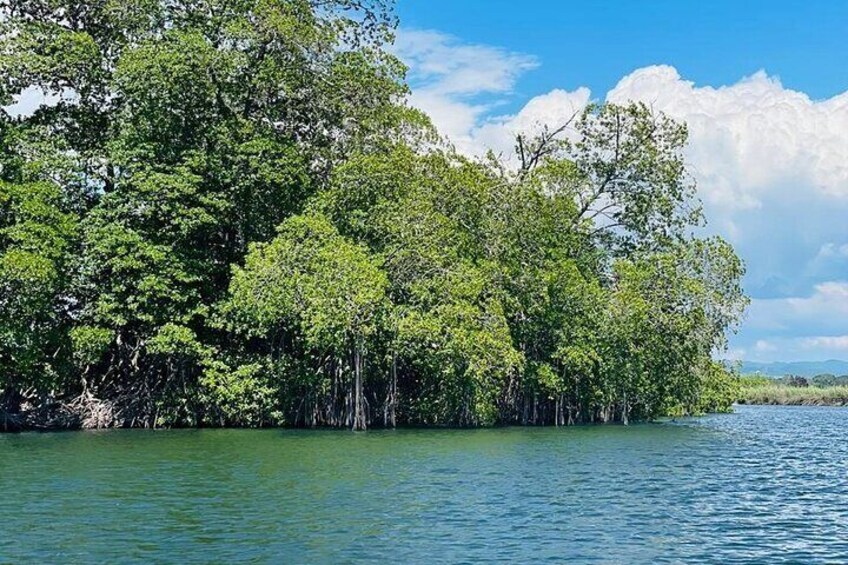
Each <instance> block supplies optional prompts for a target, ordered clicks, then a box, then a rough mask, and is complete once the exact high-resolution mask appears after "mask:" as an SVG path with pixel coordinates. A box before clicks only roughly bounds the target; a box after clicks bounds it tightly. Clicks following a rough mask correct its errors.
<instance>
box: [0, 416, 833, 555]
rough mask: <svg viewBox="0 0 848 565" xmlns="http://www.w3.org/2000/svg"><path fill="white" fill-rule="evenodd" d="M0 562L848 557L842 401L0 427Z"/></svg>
mask: <svg viewBox="0 0 848 565" xmlns="http://www.w3.org/2000/svg"><path fill="white" fill-rule="evenodd" d="M0 462H2V473H0V493H2V494H1V495H0V497H2V498H0V503H2V507H0V511H1V512H2V516H1V517H0V563H5V562H10V563H21V562H33V563H75V562H81V563H88V562H101V563H121V562H160V563H161V562H179V563H189V562H217V563H224V562H244V561H249V562H256V563H266V562H267V563H344V562H386V561H391V562H396V563H411V562H418V563H420V562H427V563H433V562H478V561H487V562H488V561H494V560H503V561H509V562H525V563H526V562H531V561H539V560H550V561H555V562H562V561H569V562H587V563H658V562H671V563H675V562H680V563H693V562H702V563H703V562H714V563H734V562H739V563H751V562H769V563H776V562H791V563H816V562H822V563H824V562H836V563H840V562H841V563H848V409H846V408H816V407H753V406H743V407H739V408H738V409H737V411H736V413H735V414H728V415H716V416H708V417H705V418H699V419H687V420H684V421H677V422H663V423H654V424H641V425H632V426H629V427H624V426H592V427H575V428H560V429H555V428H532V429H528V428H507V429H493V430H398V431H370V432H366V433H352V432H339V431H281V430H180V431H156V432H151V431H132V430H127V431H123V430H120V431H105V432H70V433H51V434H19V435H0Z"/></svg>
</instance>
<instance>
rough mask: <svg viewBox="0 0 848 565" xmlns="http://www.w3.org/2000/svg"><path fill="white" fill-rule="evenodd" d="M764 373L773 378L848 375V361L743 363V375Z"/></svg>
mask: <svg viewBox="0 0 848 565" xmlns="http://www.w3.org/2000/svg"><path fill="white" fill-rule="evenodd" d="M747 373H762V374H764V375H769V376H772V377H782V376H784V375H799V376H801V377H814V376H816V375H820V374H822V373H830V374H833V375H837V376H839V375H848V361H840V360H837V359H829V360H827V361H790V362H781V361H776V362H774V363H757V362H755V361H743V362H742V374H743V375H744V374H747Z"/></svg>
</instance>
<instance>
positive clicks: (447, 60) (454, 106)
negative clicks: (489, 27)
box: [395, 29, 538, 153]
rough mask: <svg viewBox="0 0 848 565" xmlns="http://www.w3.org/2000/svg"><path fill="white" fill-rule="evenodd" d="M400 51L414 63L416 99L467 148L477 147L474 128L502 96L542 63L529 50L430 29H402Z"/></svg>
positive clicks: (413, 100)
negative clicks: (462, 39)
mask: <svg viewBox="0 0 848 565" xmlns="http://www.w3.org/2000/svg"><path fill="white" fill-rule="evenodd" d="M395 52H396V54H397V55H398V56H399V57H400V58H401V59H402V60H403V61H404V62H405V63H406V64H407V65H408V66H409V82H410V84H411V85H412V96H411V97H410V103H411V104H412V105H413V106H415V107H417V108H420V109H421V110H423V111H425V112H426V113H427V114H428V115H429V116H430V118H431V119H432V120H433V123H434V124H435V125H436V127H438V128H439V130H440V131H441V133H442V134H444V135H446V136H447V137H448V138H449V139H450V140H451V141H452V142H453V143H454V144H455V145H456V146H457V148H458V149H459V150H460V151H463V152H466V153H472V152H474V147H475V143H474V141H473V139H472V130H474V129H475V128H476V127H477V126H478V124H479V123H480V121H481V120H482V118H483V116H484V115H486V114H487V113H489V112H491V111H492V109H494V108H495V107H497V106H498V105H499V104H500V103H501V102H502V101H503V100H502V99H499V98H498V97H500V96H503V95H506V94H508V93H510V92H511V91H512V89H513V88H514V86H515V82H516V80H517V79H518V77H519V76H520V75H521V74H523V73H525V72H527V71H529V70H531V69H534V68H536V67H537V66H538V62H537V61H536V59H535V58H534V57H531V56H529V55H524V54H522V53H515V52H511V51H507V50H504V49H499V48H497V47H491V46H488V45H472V44H466V43H462V42H460V41H459V40H458V39H456V38H454V37H452V36H450V35H446V34H444V33H440V32H436V31H429V30H414V29H402V30H400V32H399V33H398V37H397V41H396V42H395Z"/></svg>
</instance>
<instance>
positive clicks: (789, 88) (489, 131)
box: [397, 0, 848, 361]
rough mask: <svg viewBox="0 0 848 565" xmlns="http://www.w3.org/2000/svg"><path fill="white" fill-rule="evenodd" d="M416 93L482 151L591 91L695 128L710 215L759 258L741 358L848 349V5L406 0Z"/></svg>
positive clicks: (744, 251) (458, 140)
mask: <svg viewBox="0 0 848 565" xmlns="http://www.w3.org/2000/svg"><path fill="white" fill-rule="evenodd" d="M398 12H399V15H400V18H401V29H400V32H399V34H398V42H397V52H398V54H399V55H400V56H401V58H403V59H404V60H405V61H406V62H407V64H408V65H409V67H410V82H411V86H412V89H413V95H412V103H413V104H415V105H417V106H419V107H421V108H423V109H424V110H426V111H428V113H430V114H431V116H432V117H433V119H434V121H435V123H436V124H437V126H439V128H440V129H441V130H442V132H443V133H445V134H446V135H448V136H449V137H450V138H451V139H452V140H453V141H454V142H455V144H456V145H457V147H458V148H459V149H460V150H461V151H464V152H467V153H475V152H479V151H481V150H482V149H483V148H493V149H495V150H496V151H501V152H503V153H504V154H506V153H508V152H509V148H510V147H511V136H512V135H514V133H516V132H517V131H520V130H525V129H532V128H533V127H538V124H540V123H557V122H558V121H561V120H562V119H563V117H564V116H568V115H570V114H571V112H573V111H574V109H577V108H579V107H581V106H582V105H583V104H585V103H586V102H587V101H589V100H598V101H603V100H611V101H617V102H625V101H627V100H644V101H646V102H650V103H651V104H653V106H654V107H655V108H658V109H660V110H663V111H665V112H667V113H669V114H670V115H672V116H673V117H675V118H677V119H681V120H685V121H687V123H689V125H690V131H691V142H690V147H689V150H688V152H687V160H688V161H689V163H690V166H691V168H692V170H693V172H694V175H695V177H696V179H697V181H698V183H699V187H700V195H701V198H702V200H703V201H704V205H705V209H706V212H707V215H708V219H709V220H710V229H711V230H712V231H713V232H715V233H718V234H720V235H722V236H724V237H726V238H727V239H729V240H730V241H731V242H732V243H733V244H734V245H735V246H736V248H737V250H738V252H739V253H740V255H742V257H743V259H745V261H746V263H747V265H748V275H747V276H746V280H745V286H746V290H747V291H748V293H749V294H750V296H751V297H752V299H753V302H752V305H751V308H750V310H749V313H748V317H747V319H746V321H745V323H744V324H743V326H742V328H741V331H740V333H739V334H738V335H736V336H734V337H733V339H732V340H731V351H730V356H733V357H740V358H745V359H751V360H761V361H771V360H796V359H810V360H818V359H827V358H848V48H846V43H845V38H846V37H848V2H842V1H839V2H837V1H833V2H824V1H815V0H812V1H807V2H792V3H790V2H780V1H774V0H773V1H769V2H764V1H759V0H756V1H747V2H730V1H726V0H720V1H716V0H713V1H711V2H681V1H675V2H672V1H670V0H662V1H652V2H624V1H618V2H611V1H610V2H582V3H577V2H574V3H571V2H561V1H559V2H558V1H548V0H542V1H533V2H524V3H516V2H514V1H512V2H506V1H503V0H489V1H485V2H484V1H478V0H463V1H456V0H454V1H448V0H427V1H422V0H399V2H398Z"/></svg>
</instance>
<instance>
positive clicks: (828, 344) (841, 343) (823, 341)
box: [803, 335, 848, 350]
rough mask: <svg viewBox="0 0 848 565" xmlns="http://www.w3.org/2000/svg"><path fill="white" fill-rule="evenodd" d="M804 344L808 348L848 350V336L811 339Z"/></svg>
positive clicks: (807, 339)
mask: <svg viewBox="0 0 848 565" xmlns="http://www.w3.org/2000/svg"><path fill="white" fill-rule="evenodd" d="M803 343H804V345H805V346H806V347H808V348H825V349H844V350H848V335H836V336H816V337H809V338H806V339H804V340H803Z"/></svg>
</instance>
